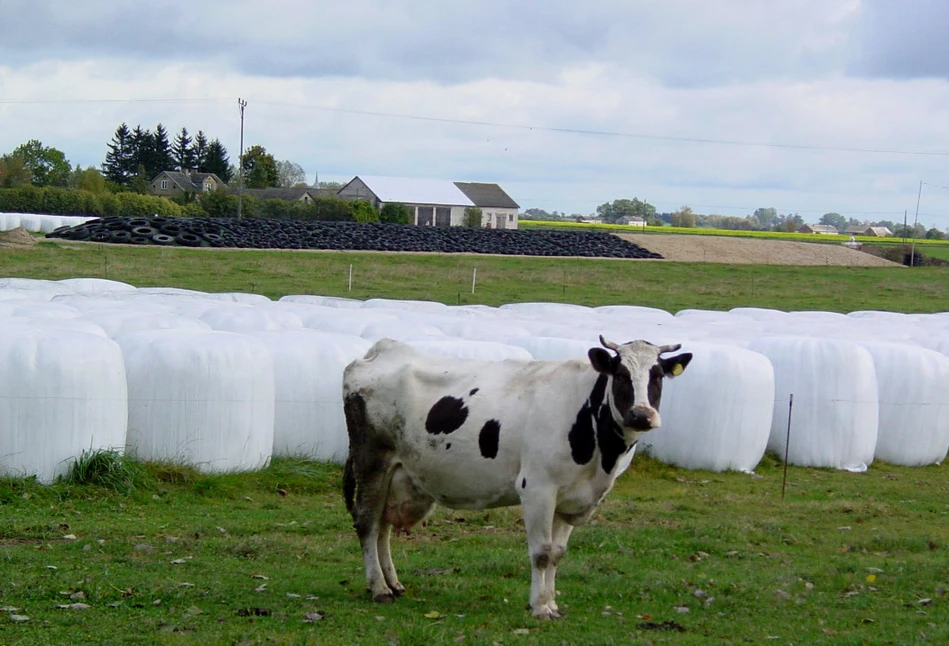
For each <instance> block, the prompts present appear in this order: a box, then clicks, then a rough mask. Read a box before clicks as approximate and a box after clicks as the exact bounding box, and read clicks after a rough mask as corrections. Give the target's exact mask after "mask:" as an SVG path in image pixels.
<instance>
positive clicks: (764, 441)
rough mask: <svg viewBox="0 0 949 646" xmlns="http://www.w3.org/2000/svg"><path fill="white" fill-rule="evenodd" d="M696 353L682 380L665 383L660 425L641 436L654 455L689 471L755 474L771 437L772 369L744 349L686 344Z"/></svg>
mask: <svg viewBox="0 0 949 646" xmlns="http://www.w3.org/2000/svg"><path fill="white" fill-rule="evenodd" d="M682 352H691V353H692V362H691V363H690V364H689V366H688V368H687V369H686V371H685V372H684V373H682V374H681V375H680V376H678V377H675V378H673V379H667V380H665V383H664V385H663V393H662V402H661V404H660V407H659V411H660V414H661V416H662V425H661V426H660V427H659V428H658V429H656V430H654V431H650V432H648V433H646V434H645V435H643V436H642V439H641V440H640V442H641V443H642V444H643V447H644V449H645V450H647V451H648V452H649V453H650V454H651V455H653V456H654V457H656V458H657V459H659V460H661V461H662V462H666V463H669V464H674V465H676V466H680V467H683V468H685V469H706V470H709V471H727V470H735V471H749V472H750V471H753V470H754V469H755V467H756V466H757V465H758V463H759V462H760V461H761V458H762V456H763V455H764V452H765V449H766V448H767V446H768V438H769V437H770V434H771V421H772V414H773V408H774V392H775V391H774V370H773V368H772V367H771V362H770V361H769V360H768V358H767V357H766V356H764V355H762V354H759V353H757V352H752V351H750V350H745V349H743V348H739V347H735V346H728V345H718V344H714V343H703V342H688V343H684V344H683V346H682V349H681V350H679V351H678V352H675V353H672V354H668V355H666V356H674V355H675V354H680V353H682Z"/></svg>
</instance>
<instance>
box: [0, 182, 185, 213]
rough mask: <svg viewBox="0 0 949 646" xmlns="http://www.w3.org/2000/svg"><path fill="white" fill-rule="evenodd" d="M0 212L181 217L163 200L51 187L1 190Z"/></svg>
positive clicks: (177, 211) (135, 194)
mask: <svg viewBox="0 0 949 646" xmlns="http://www.w3.org/2000/svg"><path fill="white" fill-rule="evenodd" d="M0 211H4V212H7V213H42V214H47V215H88V216H93V217H103V216H109V215H126V216H144V215H164V216H177V215H181V207H180V206H179V205H177V204H175V203H174V202H171V201H169V200H166V199H164V198H161V197H154V196H151V195H139V194H138V193H129V192H122V193H92V192H90V191H83V190H76V189H66V188H57V187H52V186H47V187H43V188H37V187H35V186H23V187H21V188H12V189H0Z"/></svg>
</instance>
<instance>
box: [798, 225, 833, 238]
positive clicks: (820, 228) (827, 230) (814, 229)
mask: <svg viewBox="0 0 949 646" xmlns="http://www.w3.org/2000/svg"><path fill="white" fill-rule="evenodd" d="M798 233H817V234H820V235H837V233H838V231H837V227H835V226H832V225H830V224H805V225H804V226H803V227H801V228H800V229H798Z"/></svg>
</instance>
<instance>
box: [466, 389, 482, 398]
mask: <svg viewBox="0 0 949 646" xmlns="http://www.w3.org/2000/svg"><path fill="white" fill-rule="evenodd" d="M478 390H480V389H479V388H472V389H471V392H470V393H468V396H469V397H474V394H475V393H476V392H478Z"/></svg>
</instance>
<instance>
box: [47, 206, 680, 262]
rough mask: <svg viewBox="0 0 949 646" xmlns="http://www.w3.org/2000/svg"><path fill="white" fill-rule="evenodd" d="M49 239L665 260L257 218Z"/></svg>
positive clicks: (513, 235) (579, 244) (638, 250)
mask: <svg viewBox="0 0 949 646" xmlns="http://www.w3.org/2000/svg"><path fill="white" fill-rule="evenodd" d="M47 237H49V238H61V239H64V240H79V241H92V242H101V243H120V244H137V245H159V246H179V247H231V248H241V249H339V250H359V251H428V252H435V253H485V254H502V255H521V256H585V257H596V258H662V256H660V255H659V254H656V253H652V252H651V251H647V250H645V249H643V248H642V247H639V246H637V245H635V244H633V243H631V242H627V241H625V240H621V239H620V238H618V237H616V236H614V235H610V234H608V233H598V232H588V231H537V230H528V231H523V230H510V229H472V228H468V227H451V228H441V227H418V226H412V225H406V224H384V223H377V222H373V223H359V222H323V221H317V222H311V221H300V220H272V219H262V218H241V219H239V220H238V219H236V218H165V217H157V216H156V217H141V218H122V217H108V218H99V219H96V220H90V221H88V222H86V223H84V224H80V225H76V226H72V227H60V228H59V229H56V230H55V231H53V232H51V233H49V234H47Z"/></svg>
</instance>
